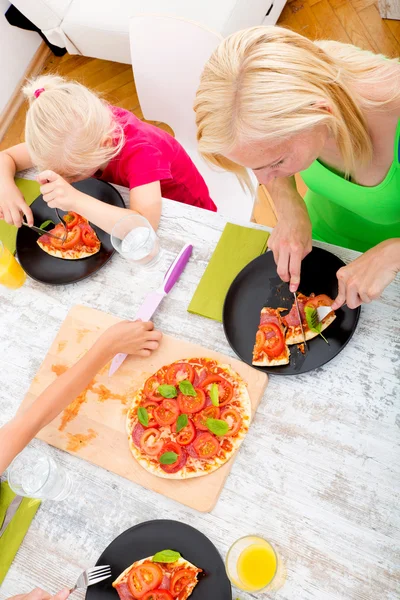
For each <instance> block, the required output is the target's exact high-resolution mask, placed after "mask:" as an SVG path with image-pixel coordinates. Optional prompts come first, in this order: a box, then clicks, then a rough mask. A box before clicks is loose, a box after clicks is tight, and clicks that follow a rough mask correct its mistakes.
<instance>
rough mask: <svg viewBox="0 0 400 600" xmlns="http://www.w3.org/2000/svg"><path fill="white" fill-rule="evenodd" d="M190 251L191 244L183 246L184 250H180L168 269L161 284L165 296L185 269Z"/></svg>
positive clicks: (191, 249)
mask: <svg viewBox="0 0 400 600" xmlns="http://www.w3.org/2000/svg"><path fill="white" fill-rule="evenodd" d="M192 251H193V246H192V245H191V244H187V245H186V246H184V248H182V250H181V252H180V253H179V254H178V256H177V257H176V259H175V260H174V262H173V263H172V265H171V266H170V268H169V269H168V271H167V274H166V276H165V280H164V284H163V287H164V291H165V293H166V294H168V292H169V291H170V290H171V289H172V287H173V285H174V284H175V283H176V282H177V280H178V279H179V276H180V274H181V273H182V271H183V270H184V268H185V267H186V265H187V263H188V261H189V258H190V257H191V255H192Z"/></svg>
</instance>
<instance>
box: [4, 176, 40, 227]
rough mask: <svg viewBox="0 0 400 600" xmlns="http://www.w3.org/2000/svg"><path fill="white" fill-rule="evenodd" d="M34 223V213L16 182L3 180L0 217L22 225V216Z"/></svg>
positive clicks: (12, 223)
mask: <svg viewBox="0 0 400 600" xmlns="http://www.w3.org/2000/svg"><path fill="white" fill-rule="evenodd" d="M23 215H25V216H26V220H27V222H28V224H29V225H33V214H32V211H31V209H30V208H29V206H28V205H27V203H26V202H25V200H24V197H23V195H22V194H21V192H20V191H19V189H18V188H17V186H16V185H15V183H14V182H12V183H7V182H2V185H1V188H0V219H3V220H4V221H5V222H6V223H8V224H9V225H15V226H16V227H21V225H22V216H23Z"/></svg>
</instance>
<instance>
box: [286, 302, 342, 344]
mask: <svg viewBox="0 0 400 600" xmlns="http://www.w3.org/2000/svg"><path fill="white" fill-rule="evenodd" d="M297 302H298V305H299V312H300V317H301V322H302V325H303V330H304V335H305V337H306V340H307V341H308V340H312V339H313V338H315V337H316V336H317V335H319V333H320V332H319V331H316V330H312V329H311V328H310V323H309V321H310V312H311V313H312V311H313V310H314V309H316V308H318V307H319V306H332V304H333V300H332V298H329V296H327V295H326V294H319V295H318V296H315V294H310V296H305V295H304V294H301V293H298V294H297ZM307 315H308V319H307ZM335 318H336V315H335V313H334V311H332V312H330V313H329V314H328V315H327V316H326V317H325V318H324V319H322V321H321V330H320V331H321V332H322V331H324V330H325V329H326V328H327V327H329V325H330V324H331V323H332V322H333V321H334V320H335ZM282 321H283V323H284V324H285V326H286V327H287V331H286V343H287V344H288V345H289V346H290V345H293V344H301V343H302V342H303V335H302V332H301V327H300V322H299V315H298V312H297V308H296V304H295V303H293V306H292V308H291V309H290V311H289V313H288V314H287V315H286V316H284V317H283V318H282Z"/></svg>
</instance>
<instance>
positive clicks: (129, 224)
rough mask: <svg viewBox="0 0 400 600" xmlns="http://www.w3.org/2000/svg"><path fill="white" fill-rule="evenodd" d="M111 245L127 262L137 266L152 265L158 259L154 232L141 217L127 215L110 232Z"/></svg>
mask: <svg viewBox="0 0 400 600" xmlns="http://www.w3.org/2000/svg"><path fill="white" fill-rule="evenodd" d="M111 243H112V245H113V247H114V248H115V250H117V252H119V254H121V256H123V257H124V258H126V259H127V260H129V261H131V262H134V263H135V264H139V265H146V266H150V265H154V264H155V263H156V262H158V260H159V258H160V242H159V239H158V237H157V235H156V232H155V231H154V229H153V228H152V226H151V225H150V223H149V222H148V220H147V219H146V218H145V217H142V215H127V216H126V217H123V218H122V219H120V220H119V221H118V222H117V223H116V224H115V225H114V227H113V229H112V231H111Z"/></svg>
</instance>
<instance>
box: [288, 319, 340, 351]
mask: <svg viewBox="0 0 400 600" xmlns="http://www.w3.org/2000/svg"><path fill="white" fill-rule="evenodd" d="M335 319H336V315H335V314H329V315H327V316H326V317H325V318H324V319H323V320H322V321H321V323H322V329H321V331H325V329H326V328H327V327H329V325H330V324H331V323H332V322H333V321H334V320H335ZM303 328H304V335H305V338H306V341H307V342H308V341H309V340H312V339H313V338H315V337H317V335H319V333H316V332H315V331H311V330H310V329H308V327H307V326H305V325H303ZM303 341H304V339H303V335H302V333H301V329H300V327H289V328H288V331H287V333H286V343H287V344H288V345H289V346H292V345H293V344H301V343H302V342H303Z"/></svg>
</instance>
